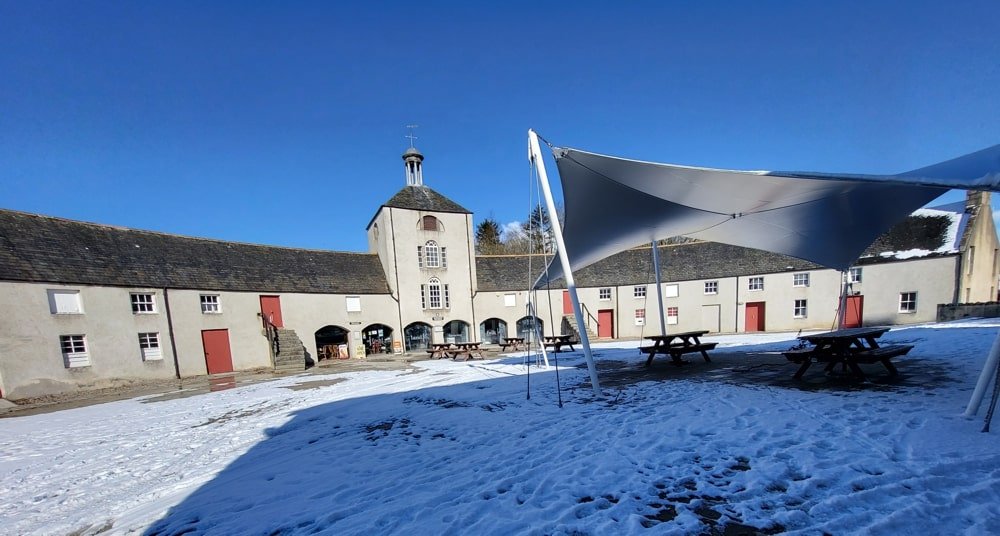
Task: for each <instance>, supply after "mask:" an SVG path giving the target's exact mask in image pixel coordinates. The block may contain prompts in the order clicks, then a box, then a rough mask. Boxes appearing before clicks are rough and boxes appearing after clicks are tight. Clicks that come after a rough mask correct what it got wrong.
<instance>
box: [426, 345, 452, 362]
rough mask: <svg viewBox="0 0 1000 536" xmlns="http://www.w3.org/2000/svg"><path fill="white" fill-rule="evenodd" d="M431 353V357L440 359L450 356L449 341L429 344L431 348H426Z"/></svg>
mask: <svg viewBox="0 0 1000 536" xmlns="http://www.w3.org/2000/svg"><path fill="white" fill-rule="evenodd" d="M427 352H428V353H430V354H431V358H432V359H441V358H443V357H452V355H451V343H450V342H445V343H434V344H431V348H430V349H428V350H427Z"/></svg>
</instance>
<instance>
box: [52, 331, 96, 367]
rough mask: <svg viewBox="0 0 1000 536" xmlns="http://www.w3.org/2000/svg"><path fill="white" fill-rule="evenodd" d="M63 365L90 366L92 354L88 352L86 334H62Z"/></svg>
mask: <svg viewBox="0 0 1000 536" xmlns="http://www.w3.org/2000/svg"><path fill="white" fill-rule="evenodd" d="M59 346H60V347H61V348H62V355H63V365H65V366H66V368H77V367H89V366H90V354H88V353H87V337H86V336H84V335H60V336H59Z"/></svg>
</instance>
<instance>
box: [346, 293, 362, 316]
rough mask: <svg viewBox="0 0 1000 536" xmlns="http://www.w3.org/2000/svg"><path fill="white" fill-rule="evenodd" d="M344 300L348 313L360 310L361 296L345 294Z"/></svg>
mask: <svg viewBox="0 0 1000 536" xmlns="http://www.w3.org/2000/svg"><path fill="white" fill-rule="evenodd" d="M344 301H345V302H346V304H347V312H348V313H360V312H361V296H346V297H345V298H344Z"/></svg>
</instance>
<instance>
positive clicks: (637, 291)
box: [632, 285, 646, 325]
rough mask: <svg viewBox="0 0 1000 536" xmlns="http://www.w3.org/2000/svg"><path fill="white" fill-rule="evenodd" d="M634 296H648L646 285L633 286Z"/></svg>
mask: <svg viewBox="0 0 1000 536" xmlns="http://www.w3.org/2000/svg"><path fill="white" fill-rule="evenodd" d="M632 296H635V297H636V298H645V297H646V285H636V286H634V287H632ZM636 325H638V324H636Z"/></svg>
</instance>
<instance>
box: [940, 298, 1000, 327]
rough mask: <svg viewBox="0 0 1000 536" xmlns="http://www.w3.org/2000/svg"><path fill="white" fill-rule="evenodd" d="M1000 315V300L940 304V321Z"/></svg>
mask: <svg viewBox="0 0 1000 536" xmlns="http://www.w3.org/2000/svg"><path fill="white" fill-rule="evenodd" d="M974 317H978V318H996V317H1000V302H985V303H959V304H947V303H942V304H938V310H937V319H938V322H947V321H949V320H961V319H963V318H974Z"/></svg>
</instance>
